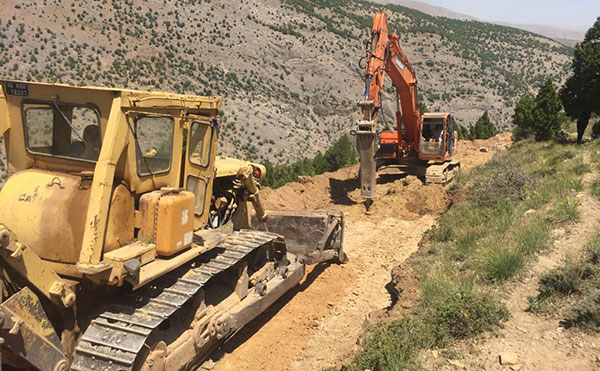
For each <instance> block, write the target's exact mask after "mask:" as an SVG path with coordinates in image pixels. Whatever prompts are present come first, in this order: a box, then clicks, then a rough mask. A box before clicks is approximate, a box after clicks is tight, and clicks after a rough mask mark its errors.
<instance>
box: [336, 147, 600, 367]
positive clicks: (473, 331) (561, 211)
mask: <svg viewBox="0 0 600 371" xmlns="http://www.w3.org/2000/svg"><path fill="white" fill-rule="evenodd" d="M597 145H598V144H597V143H595V144H594V149H595V148H596V147H597ZM586 152H587V148H586ZM594 153H595V156H597V152H596V151H595V150H594ZM586 156H588V154H585V153H584V152H583V151H582V150H579V151H578V150H577V148H575V147H574V145H573V144H558V143H553V142H540V143H536V142H519V143H518V144H516V145H513V146H512V147H511V148H510V149H509V150H508V151H507V152H505V153H501V154H497V155H495V157H494V158H493V159H492V160H491V161H490V162H488V163H487V164H486V165H484V166H483V167H480V168H477V169H475V170H474V171H472V172H471V173H468V174H466V175H465V176H463V177H462V178H461V181H460V185H459V186H458V187H457V188H456V189H455V190H454V192H453V199H454V200H455V203H454V206H452V207H451V208H450V210H449V211H448V212H447V213H445V214H444V215H443V216H442V217H441V218H440V219H439V223H438V225H437V226H436V227H434V228H432V229H431V230H430V231H429V232H428V233H427V235H426V236H425V239H424V240H423V241H422V243H423V247H422V251H421V253H419V254H418V255H416V256H415V257H414V266H415V267H414V270H415V271H416V272H418V277H419V278H418V282H419V289H420V290H419V291H420V299H419V300H418V301H417V303H416V304H414V305H413V307H412V308H411V309H410V310H409V313H408V314H407V315H406V316H404V317H403V318H401V319H398V320H395V321H392V322H391V323H390V324H388V325H386V326H383V327H379V328H376V329H374V330H373V331H372V332H370V333H368V335H367V337H366V342H365V346H364V347H363V349H362V351H361V352H360V353H359V354H358V356H357V357H356V359H355V360H354V362H353V363H351V364H350V365H348V366H346V367H344V368H343V369H346V370H365V369H372V370H399V369H405V368H408V369H419V368H420V365H422V358H420V357H419V351H420V350H421V349H435V348H440V349H444V348H446V347H447V346H449V345H451V344H454V343H456V342H457V341H458V340H461V339H467V338H469V337H472V336H474V335H477V334H479V333H481V332H484V331H487V330H495V329H498V328H499V326H501V325H502V322H503V321H506V320H508V319H509V318H510V316H511V315H513V314H516V313H513V312H510V311H509V310H508V308H507V305H506V301H505V300H504V299H506V291H507V289H506V286H505V285H504V284H505V283H510V282H512V283H514V282H515V281H517V280H518V278H519V276H521V275H523V274H524V273H525V272H527V271H528V270H529V269H531V267H532V266H534V265H535V264H536V262H537V260H538V258H539V256H540V255H543V254H547V253H548V252H549V250H551V249H552V248H553V243H554V241H555V240H557V238H558V234H557V233H556V232H555V231H556V230H563V231H564V229H562V228H570V227H571V226H572V225H573V223H575V222H577V221H578V220H579V218H580V216H581V212H580V208H581V207H585V206H580V204H581V202H580V199H579V198H578V197H581V195H582V194H583V193H582V192H585V191H587V190H586V189H585V184H584V180H583V177H584V174H586V173H588V172H589V171H590V165H588V164H587V163H586V160H585V158H586ZM592 244H596V245H592V246H591V247H590V250H589V251H590V257H589V258H587V259H589V261H590V262H597V255H593V254H596V253H597V249H598V248H597V242H592ZM594 259H595V260H594ZM590 264H592V263H590ZM594 264H595V263H594ZM578 267H579V269H581V270H582V271H584V269H585V268H582V267H585V264H579V265H578ZM560 269H563V270H560ZM560 269H557V270H556V271H553V272H551V273H549V274H548V275H549V276H548V277H556V278H554V279H552V278H548V277H547V278H545V281H544V282H546V286H549V287H551V288H548V289H547V290H546V292H549V294H548V295H547V296H543V295H542V294H540V298H541V299H540V301H545V300H546V298H548V297H553V296H554V295H558V294H556V293H557V292H559V288H556V287H559V286H560V283H562V282H564V281H568V279H564V276H568V273H565V271H568V270H569V269H572V270H573V269H575V268H569V267H567V268H560ZM578 272H579V271H577V270H576V271H575V273H572V272H571V276H573V277H578V278H579V279H580V280H582V279H581V276H577V274H578ZM551 275H554V276H551ZM590 276H591V275H590ZM561 279H563V281H561ZM574 279H576V278H573V280H574ZM590 281H591V283H590V286H589V287H593V286H592V284H593V283H597V282H598V281H597V279H596V280H595V281H592V280H591V279H590ZM565 285H566V284H565ZM581 286H583V285H581ZM573 291H574V290H573ZM542 292H543V291H542ZM563 292H564V294H567V293H570V292H571V291H569V289H568V288H567V289H564V291H563ZM590 292H591V293H590ZM585 293H589V295H590V296H589V297H587V298H585V299H583V300H587V301H582V302H581V303H579V304H578V305H579V306H574V307H573V309H570V310H571V312H569V315H571V316H572V317H575V319H572V321H574V322H575V321H579V322H581V323H584V322H586V321H587V323H593V324H594V325H597V323H599V322H598V321H597V319H598V309H597V306H598V304H597V303H598V302H600V301H598V299H597V297H598V295H599V294H598V292H597V290H595V289H589V290H588V291H585ZM399 300H402V297H400V299H399ZM589 302H592V304H589ZM537 303H539V302H537ZM403 305H404V304H403ZM538 305H539V304H538ZM571 313H576V314H571ZM576 316H579V317H576ZM590 318H591V319H590ZM594 321H596V322H594Z"/></svg>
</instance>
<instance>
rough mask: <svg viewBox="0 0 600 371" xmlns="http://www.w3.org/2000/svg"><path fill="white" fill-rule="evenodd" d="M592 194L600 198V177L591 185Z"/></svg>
mask: <svg viewBox="0 0 600 371" xmlns="http://www.w3.org/2000/svg"><path fill="white" fill-rule="evenodd" d="M590 192H591V193H592V194H593V195H594V196H596V197H600V177H596V179H594V180H593V181H592V183H591V184H590Z"/></svg>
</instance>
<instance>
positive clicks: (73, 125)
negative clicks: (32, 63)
mask: <svg viewBox="0 0 600 371" xmlns="http://www.w3.org/2000/svg"><path fill="white" fill-rule="evenodd" d="M23 124H24V126H25V145H26V148H27V150H28V151H29V152H31V153H33V154H41V155H47V156H55V157H67V158H73V159H78V160H86V161H97V160H98V155H99V154H100V146H101V144H102V140H101V136H100V115H99V114H98V111H97V110H96V109H95V108H94V107H89V106H81V105H73V104H64V103H58V102H51V103H24V104H23Z"/></svg>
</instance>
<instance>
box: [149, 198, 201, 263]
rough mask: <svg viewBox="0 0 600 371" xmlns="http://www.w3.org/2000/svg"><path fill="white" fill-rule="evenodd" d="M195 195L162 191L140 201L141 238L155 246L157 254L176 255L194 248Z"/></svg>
mask: <svg viewBox="0 0 600 371" xmlns="http://www.w3.org/2000/svg"><path fill="white" fill-rule="evenodd" d="M194 204H195V198H194V194H193V193H191V192H187V191H182V190H179V189H176V188H163V189H161V190H160V191H154V192H150V193H146V194H144V195H143V196H142V197H140V212H141V214H142V228H141V229H140V233H139V236H140V237H142V238H150V239H152V240H154V243H155V244H156V253H157V254H158V255H162V256H169V255H173V254H175V253H177V252H179V251H181V250H183V249H186V248H188V247H190V246H191V244H192V239H193V237H194Z"/></svg>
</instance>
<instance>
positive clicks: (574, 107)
mask: <svg viewBox="0 0 600 371" xmlns="http://www.w3.org/2000/svg"><path fill="white" fill-rule="evenodd" d="M571 72H572V74H571V76H569V78H568V79H567V81H566V82H565V84H564V86H563V87H562V88H561V89H560V90H557V89H556V87H555V86H554V83H553V82H552V80H551V79H547V80H546V82H545V83H544V85H542V87H541V88H540V89H539V91H538V93H537V95H536V96H535V97H534V96H533V95H532V94H530V93H525V94H523V95H522V96H521V97H520V98H519V100H518V101H517V104H516V106H515V112H514V115H513V124H514V129H513V139H515V140H520V139H525V138H534V139H535V140H539V141H541V140H549V139H553V138H556V137H557V136H558V135H559V133H560V131H561V129H562V128H563V127H564V126H565V124H566V123H567V122H568V119H569V118H571V119H577V143H581V142H582V140H583V134H584V132H585V129H586V128H587V126H588V123H589V120H590V117H591V116H592V114H599V113H600V99H599V97H600V17H598V19H597V20H596V22H595V23H594V25H593V26H592V27H591V28H590V29H589V30H588V31H587V32H586V34H585V38H584V40H583V41H582V42H581V43H579V44H577V45H576V46H575V51H574V54H573V62H572V64H571ZM598 136H600V123H596V125H595V127H594V128H593V129H592V137H598Z"/></svg>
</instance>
